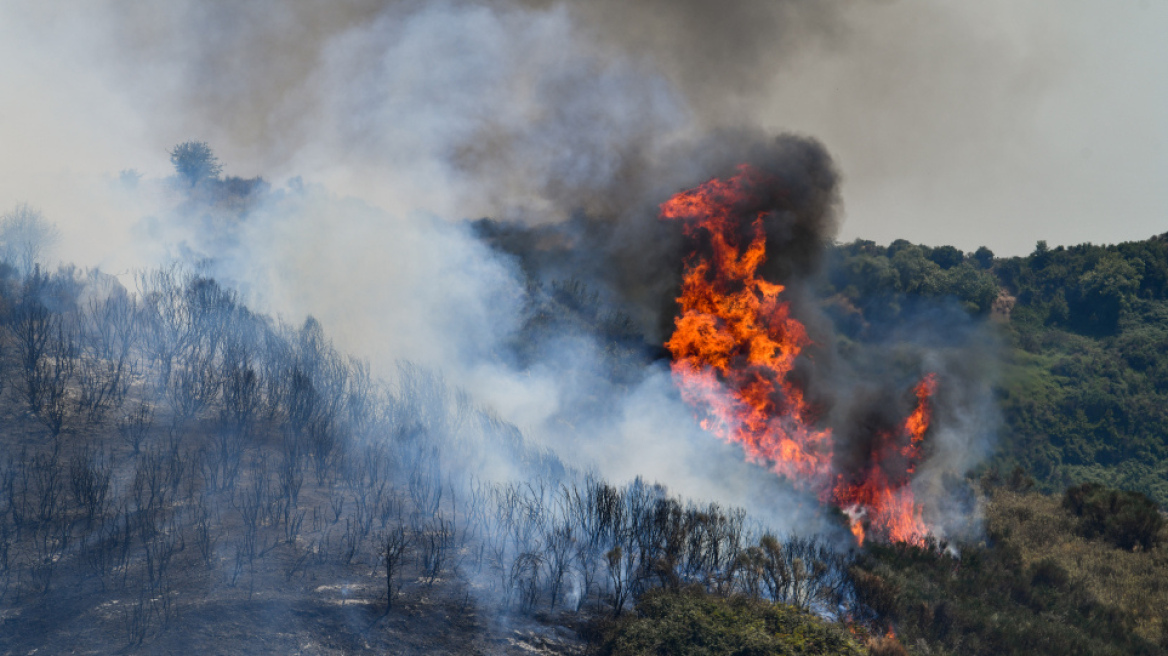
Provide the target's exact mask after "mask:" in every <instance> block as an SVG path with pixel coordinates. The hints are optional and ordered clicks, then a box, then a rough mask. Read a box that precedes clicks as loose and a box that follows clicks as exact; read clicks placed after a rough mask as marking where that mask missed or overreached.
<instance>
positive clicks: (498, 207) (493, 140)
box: [0, 0, 981, 527]
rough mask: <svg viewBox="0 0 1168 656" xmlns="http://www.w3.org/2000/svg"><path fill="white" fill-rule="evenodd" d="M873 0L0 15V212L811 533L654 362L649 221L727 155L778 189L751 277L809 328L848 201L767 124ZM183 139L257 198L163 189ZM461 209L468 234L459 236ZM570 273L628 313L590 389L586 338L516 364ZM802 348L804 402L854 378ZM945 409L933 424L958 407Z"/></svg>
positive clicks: (837, 178)
mask: <svg viewBox="0 0 1168 656" xmlns="http://www.w3.org/2000/svg"><path fill="white" fill-rule="evenodd" d="M872 11H875V10H869V9H858V8H857V6H854V5H852V4H847V3H845V4H842V5H829V4H828V3H811V4H809V3H801V2H793V1H791V2H763V1H757V2H742V3H735V4H733V5H729V6H715V5H712V4H710V3H701V2H680V3H678V2H666V1H665V0H660V1H657V0H654V1H652V2H642V3H617V2H610V1H607V0H605V1H602V2H592V3H576V2H537V1H532V2H518V1H516V2H507V1H493V2H454V1H451V2H437V3H420V2H407V1H394V2H373V1H368V0H365V1H362V0H348V1H343V2H330V3H325V2H319V1H309V0H299V1H294V2H276V1H264V2H253V3H248V4H247V5H246V6H236V5H229V4H207V3H196V2H173V3H166V4H163V5H150V6H139V5H126V4H123V3H114V2H89V3H80V2H79V3H75V4H72V5H70V6H68V7H67V8H66V9H61V6H60V5H57V6H55V7H53V8H48V7H37V6H27V7H11V8H6V9H5V10H4V16H3V18H4V20H0V26H2V27H0V43H2V44H4V45H2V46H0V49H2V50H0V56H3V57H5V58H6V59H7V61H10V62H13V63H12V64H7V65H5V66H3V67H2V68H0V75H2V76H3V77H0V84H4V85H5V88H8V89H12V90H14V93H11V94H5V99H4V100H0V111H2V112H3V114H4V115H5V116H11V117H17V118H16V120H10V121H5V126H3V127H0V140H3V142H4V143H5V144H6V146H10V147H11V149H12V150H13V151H14V152H20V153H22V154H25V155H26V159H25V161H21V162H13V161H8V162H6V163H5V164H4V165H3V168H0V204H3V206H4V207H9V206H14V205H15V204H16V203H18V202H25V201H27V202H29V203H30V204H32V205H33V206H34V207H37V208H39V209H41V210H42V211H43V212H44V215H45V217H46V218H47V219H48V220H50V221H54V222H56V223H57V224H58V225H59V226H60V227H61V228H62V236H63V241H62V245H61V249H60V252H59V256H60V257H61V259H62V260H65V261H75V262H78V263H81V264H86V265H100V266H102V268H104V269H106V270H109V271H112V272H114V273H123V272H128V271H129V270H130V269H131V268H132V267H138V266H149V265H154V264H159V263H163V262H167V261H170V260H172V259H175V258H179V259H184V260H187V261H190V262H198V263H200V266H203V267H206V268H207V269H208V270H209V271H210V272H211V273H213V274H214V275H215V276H217V277H219V278H221V279H223V280H225V281H228V282H230V283H231V284H232V285H233V286H235V287H237V288H238V289H240V290H242V291H243V292H244V293H245V295H246V297H247V298H248V300H249V302H250V303H252V304H254V305H255V306H257V308H258V309H261V310H264V311H269V312H273V313H277V314H280V315H282V316H284V317H285V318H287V319H289V321H291V322H299V321H300V320H301V318H302V317H303V316H305V315H307V314H311V315H313V316H315V317H317V318H318V319H320V320H321V321H322V323H323V324H324V325H325V327H326V329H327V330H328V331H329V333H330V334H331V335H333V336H334V337H335V338H336V339H337V342H338V344H339V345H340V346H341V347H342V348H343V349H345V350H347V351H351V352H354V353H356V354H358V355H360V356H363V357H368V358H371V359H372V360H373V362H374V364H375V366H376V368H377V370H378V371H379V372H381V373H383V374H384V375H389V373H390V372H392V371H393V368H394V363H395V362H397V361H399V360H409V361H413V362H417V363H420V364H421V365H423V366H426V367H429V368H433V369H435V370H440V371H442V372H444V373H445V374H446V375H447V377H448V378H450V379H453V380H456V381H457V382H458V384H460V385H462V386H465V387H466V388H468V389H469V390H470V391H471V392H472V393H473V394H474V395H475V397H476V399H479V400H481V401H482V402H483V403H486V404H488V405H490V406H492V407H494V408H496V409H498V411H499V412H500V413H501V414H502V415H503V416H504V417H505V418H507V419H509V420H512V421H515V422H516V423H518V424H519V425H520V426H521V427H523V428H524V429H525V430H527V431H528V432H529V433H530V434H531V435H532V436H533V438H534V439H536V440H537V441H540V442H542V443H543V444H545V445H546V446H549V447H551V448H554V449H558V450H560V451H561V452H570V453H573V454H580V455H581V456H582V457H583V458H585V459H586V460H587V462H586V463H585V464H587V465H592V466H596V467H598V468H600V469H601V471H602V473H606V474H608V475H611V476H614V477H618V478H628V477H632V476H634V475H636V474H643V475H645V476H646V477H648V478H650V479H653V478H656V479H659V480H661V481H663V482H665V483H667V484H669V485H671V486H673V487H677V488H680V489H681V490H683V491H684V492H685V493H686V494H691V495H695V496H705V497H711V498H717V499H721V500H726V501H731V502H736V503H748V505H751V506H752V507H753V508H754V509H757V508H758V505H759V504H758V503H750V502H751V500H756V499H765V500H766V503H765V504H764V505H765V506H766V508H767V509H768V510H770V509H773V511H774V513H775V516H776V517H782V518H783V519H782V520H781V521H783V522H785V523H786V524H787V525H788V526H791V527H795V526H803V527H810V526H815V525H816V524H815V523H814V522H817V521H819V519H815V518H809V517H808V516H807V515H806V514H800V511H798V510H797V508H798V506H799V504H800V503H805V502H807V500H806V499H803V498H801V497H798V496H792V495H786V493H783V494H784V495H785V496H780V492H779V491H778V490H779V487H780V485H779V484H778V483H777V482H776V481H775V480H774V478H773V477H772V476H769V475H768V474H767V473H766V472H764V471H761V470H758V469H757V468H753V467H751V466H748V465H746V464H745V463H743V462H742V458H741V454H740V453H739V452H738V451H736V450H735V449H734V448H733V447H731V446H729V445H725V444H721V443H719V442H717V441H716V440H713V439H711V438H710V437H709V436H708V435H707V434H705V433H704V432H703V431H701V430H700V429H699V428H698V427H697V425H696V423H695V421H694V420H693V417H692V415H691V411H690V409H689V408H688V407H686V406H685V405H684V404H683V403H682V402H681V400H680V399H679V398H678V396H677V393H676V391H675V390H674V388H673V386H672V385H671V383H670V380H669V376H668V371H667V367H666V366H665V365H664V363H663V362H661V361H660V360H656V361H655V360H654V357H655V356H659V355H660V352H659V351H658V352H654V349H657V348H659V345H660V344H661V343H662V342H663V340H664V339H665V338H666V337H667V336H668V334H669V332H670V331H671V329H672V319H673V316H674V314H675V307H674V298H675V297H676V289H677V284H678V280H679V276H680V271H681V261H682V254H683V248H684V243H683V240H682V238H681V236H680V234H679V232H678V230H677V228H676V226H671V225H669V224H666V223H663V222H661V221H659V220H658V218H657V205H658V204H659V203H660V202H661V201H662V200H664V199H665V198H667V197H668V196H669V195H670V194H672V193H675V192H676V191H678V190H680V189H684V188H687V187H690V186H692V185H694V184H697V183H700V182H702V181H704V180H705V179H708V178H710V177H713V176H722V175H727V174H728V172H731V171H732V170H733V167H734V166H735V165H737V164H740V163H743V162H751V163H754V164H756V165H759V166H762V167H765V168H767V169H768V170H771V171H772V172H774V173H775V174H776V175H778V176H780V177H782V178H783V179H784V180H786V181H787V182H786V183H785V186H784V188H785V189H786V190H787V191H788V192H790V193H792V194H793V195H791V196H790V197H788V198H786V199H784V200H783V203H785V204H784V205H783V206H782V208H781V211H780V213H781V214H783V217H782V219H781V220H779V221H775V222H773V223H769V224H768V226H770V229H771V232H770V233H768V254H769V257H768V262H767V265H766V266H767V269H766V271H765V272H764V273H765V274H766V275H767V276H768V277H772V278H774V279H782V280H786V281H790V282H792V283H794V284H792V287H791V289H792V294H793V299H794V302H795V303H796V305H797V306H798V307H799V308H800V313H801V314H802V316H803V317H804V320H805V321H806V322H807V323H808V325H809V327H810V328H811V330H812V331H813V332H816V333H817V334H826V333H827V332H828V331H829V322H828V320H827V319H826V318H824V317H823V316H821V314H820V313H819V312H818V310H817V309H816V306H815V299H814V294H813V285H814V276H815V275H816V272H817V271H818V267H819V264H820V262H819V259H820V257H821V256H822V253H823V247H824V246H825V245H826V244H827V243H830V242H831V241H832V240H833V239H834V238H835V237H836V235H837V230H838V229H839V226H840V223H841V216H842V207H843V200H842V197H843V194H844V192H843V191H841V190H843V189H846V186H841V179H842V178H843V175H842V174H841V172H840V170H841V166H840V165H839V164H838V163H837V162H834V161H833V160H832V158H831V157H829V156H828V154H827V149H826V148H825V147H824V146H823V145H821V144H820V143H819V142H817V141H815V140H813V139H810V138H805V137H785V138H783V139H781V140H778V141H775V140H774V139H773V136H772V134H773V133H777V132H780V131H782V128H785V127H787V126H785V125H783V123H784V121H783V119H782V117H781V116H778V117H777V118H776V115H775V114H774V112H773V109H774V108H775V107H776V106H777V107H779V108H780V109H783V108H784V107H786V106H789V103H788V102H787V101H789V100H790V98H791V97H792V95H793V94H798V93H799V92H800V91H801V90H805V89H807V88H808V86H810V83H809V82H807V81H802V82H800V81H799V80H798V76H799V74H800V71H805V70H807V68H806V61H807V59H808V58H815V57H818V56H819V55H822V54H824V53H837V52H841V51H843V50H847V48H849V47H852V48H854V47H855V46H849V45H847V44H855V43H863V42H864V40H863V39H860V40H858V41H857V40H856V38H855V31H856V29H857V25H856V17H857V16H858V15H859V16H867V15H869V13H870V12H872ZM889 20H892V19H889ZM893 22H895V21H893ZM942 74H943V72H942V73H938V74H937V75H938V76H940V75H942ZM49 80H54V81H55V82H52V83H50V82H47V81H49ZM776 80H779V81H782V80H786V81H788V82H792V84H791V88H790V90H787V91H783V90H777V89H776V87H775V83H776ZM81 108H84V110H82V109H81ZM768 112H769V114H768ZM781 113H782V112H780V114H781ZM796 113H799V112H796ZM832 114H833V115H834V111H833V112H832ZM833 125H834V123H833ZM942 127H944V126H942ZM775 128H779V129H775ZM772 129H773V132H770V131H768V130H772ZM836 134H838V133H836ZM192 138H193V139H199V140H206V141H208V142H209V143H210V144H211V146H212V148H213V149H214V151H215V152H216V153H217V154H218V155H219V156H220V157H221V159H222V160H223V162H224V164H225V169H226V173H227V174H229V175H234V176H243V177H245V178H246V177H250V176H255V175H263V176H264V177H265V178H266V179H267V180H269V181H270V183H271V189H270V191H269V192H267V193H265V194H259V195H257V196H255V199H254V202H253V204H252V205H249V206H247V207H243V208H226V209H225V208H222V207H218V208H212V209H206V208H205V207H202V206H199V205H198V204H197V203H196V204H192V203H191V202H190V199H189V198H188V197H187V195H186V194H185V192H183V191H181V190H179V189H177V188H176V187H175V186H174V185H172V184H170V183H169V182H168V180H167V179H166V176H167V175H169V166H168V163H167V149H169V148H170V147H172V146H173V145H175V144H177V143H179V142H182V141H185V140H188V139H192ZM828 146H831V147H833V148H834V144H832V143H830V142H829V143H828ZM863 163H864V166H868V165H869V164H871V162H870V161H867V160H863ZM129 168H133V169H137V170H138V171H136V172H133V173H130V174H128V175H118V173H117V172H119V171H121V170H122V169H129ZM845 172H847V171H846V169H845ZM297 176H298V177H297ZM479 217H491V220H490V221H487V222H480V223H469V222H464V221H462V219H477V218H479ZM129 279H130V277H129V276H128V275H124V276H123V280H124V281H126V282H128V281H129ZM567 280H576V281H579V282H581V283H583V284H584V286H585V287H586V288H587V289H588V290H590V291H593V292H595V293H596V294H598V304H599V305H601V306H605V307H611V308H613V309H614V311H619V312H620V313H623V314H624V315H626V316H627V317H628V318H629V320H630V322H631V325H632V326H633V330H632V333H633V334H635V335H636V336H637V337H638V339H637V340H633V341H634V342H638V343H634V344H633V345H631V346H630V347H629V351H628V353H625V355H628V354H630V353H631V354H632V355H631V356H630V357H629V358H626V359H627V360H628V362H632V363H634V364H635V365H636V367H637V368H636V370H635V371H634V372H632V373H631V374H630V373H628V372H626V373H625V374H624V375H623V377H620V376H617V377H614V376H613V375H612V373H613V368H612V367H611V366H609V365H610V364H611V360H612V357H611V354H606V352H605V348H606V347H605V346H604V345H603V344H602V343H601V342H598V341H597V340H594V339H592V338H590V337H589V336H588V335H581V334H579V333H578V332H573V331H554V330H553V331H551V333H552V336H551V337H550V338H548V339H546V340H545V341H544V342H541V344H540V346H539V348H538V349H536V350H535V351H533V354H534V355H533V356H532V357H531V358H529V359H527V360H526V361H523V362H518V361H516V360H515V359H514V358H513V355H514V353H513V352H514V349H513V348H512V346H513V342H514V340H515V335H516V334H517V333H522V331H523V329H524V325H525V323H526V322H529V321H530V320H531V318H532V316H533V315H532V312H531V308H530V307H528V306H527V305H526V304H527V303H528V299H529V298H530V291H531V290H530V286H531V285H532V284H535V285H545V286H548V285H552V284H553V283H555V282H557V281H560V282H562V281H567ZM825 343H827V344H830V340H827V342H825ZM934 350H935V349H934ZM922 353H923V352H922ZM822 357H823V358H824V359H825V365H830V366H827V367H826V368H825V369H824V370H823V371H822V372H820V373H817V375H816V377H814V379H813V380H811V381H810V384H811V389H812V390H813V392H814V393H817V394H827V393H828V391H827V390H839V389H844V388H841V387H839V384H840V381H843V380H845V379H846V378H847V377H848V372H847V371H846V370H845V369H844V368H842V366H837V365H835V364H833V362H834V359H835V356H834V354H833V353H832V352H831V348H830V347H829V348H827V349H826V350H825V351H824V353H823V356H822ZM917 357H919V358H923V357H925V356H924V355H922V354H920V353H918V355H917ZM958 359H960V358H958ZM626 364H627V362H626ZM832 367H835V368H832ZM979 380H981V379H979ZM832 393H833V394H837V395H841V396H843V395H856V396H857V397H858V396H861V393H860V391H852V390H845V391H844V392H840V391H834V392H832ZM979 398H980V397H979ZM954 406H955V408H957V409H955V410H954V412H953V413H952V414H953V416H954V417H958V416H960V417H965V416H966V415H969V416H970V417H976V416H980V415H979V413H978V412H975V411H972V410H970V408H971V405H970V403H969V402H967V401H965V400H960V401H954ZM840 407H841V408H842V407H845V405H842V404H841V406H840ZM597 409H603V412H597V411H596V410H597ZM840 412H843V410H841V411H840ZM968 421H976V420H975V419H969V420H968ZM959 424H960V422H958V421H957V420H956V419H955V420H954V422H953V423H951V424H950V425H952V426H955V427H956V426H959ZM967 432H968V431H965V430H964V429H961V428H954V429H953V435H954V437H953V439H952V445H951V446H952V448H951V449H950V450H951V451H954V453H952V454H950V455H946V456H945V457H944V458H943V459H944V460H945V461H946V462H948V463H951V466H950V465H946V466H945V467H941V469H944V470H945V471H952V470H953V468H954V467H956V468H958V469H959V468H960V467H964V466H967V465H968V463H969V462H971V461H972V460H973V459H975V456H972V455H969V452H968V450H966V451H962V450H961V448H959V446H958V445H959V444H961V443H962V442H961V440H962V439H963V438H962V437H961V436H963V435H966V434H967ZM946 443H947V442H946ZM947 444H948V443H947ZM947 448H948V447H947ZM957 452H960V453H957ZM946 453H948V452H946ZM941 460H942V459H941V458H940V456H938V459H937V460H935V462H941ZM807 505H809V506H812V507H813V506H814V503H810V504H807ZM809 513H810V515H814V514H815V511H809Z"/></svg>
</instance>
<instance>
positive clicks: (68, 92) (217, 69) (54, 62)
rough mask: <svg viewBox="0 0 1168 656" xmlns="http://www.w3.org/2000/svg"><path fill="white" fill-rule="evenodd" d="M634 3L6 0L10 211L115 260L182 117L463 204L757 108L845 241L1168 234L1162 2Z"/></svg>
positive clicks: (998, 241)
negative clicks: (784, 136) (836, 172)
mask: <svg viewBox="0 0 1168 656" xmlns="http://www.w3.org/2000/svg"><path fill="white" fill-rule="evenodd" d="M625 4H627V3H620V2H614V1H607V0H606V1H602V2H595V3H570V2H569V3H562V2H513V3H512V2H481V3H468V2H433V3H415V2H396V3H385V2H375V1H373V0H348V1H346V2H334V3H329V2H315V1H308V0H300V1H295V2H291V1H290V2H263V1H257V2H253V3H246V4H240V5H236V4H234V3H230V4H222V5H220V4H218V3H194V2H190V3H187V2H172V3H158V4H142V5H141V6H139V5H138V4H137V3H125V2H121V3H119V2H97V1H94V2H76V3H67V2H59V3H58V2H54V3H15V2H7V1H3V0H0V208H3V209H5V210H6V209H9V208H11V207H12V206H14V205H15V204H16V203H18V202H29V203H30V204H32V205H33V206H36V207H39V208H41V209H42V210H43V211H44V212H45V214H46V216H47V217H48V218H49V219H50V220H52V221H53V222H55V223H57V224H58V225H59V226H60V227H61V229H62V231H63V232H64V233H65V235H66V239H65V244H64V247H65V253H63V256H69V257H75V258H81V257H87V260H88V261H86V262H85V263H97V262H122V261H128V260H127V259H126V258H121V259H119V258H114V259H112V260H111V259H109V258H108V257H107V256H106V255H100V256H94V251H95V250H100V249H107V248H108V249H109V250H110V251H111V252H112V251H116V250H118V249H122V250H123V251H124V250H126V249H133V248H135V246H133V245H132V244H131V243H130V242H126V241H125V240H124V239H123V238H121V237H119V236H117V235H118V234H120V232H123V231H126V230H132V229H133V228H134V226H136V225H138V223H137V222H138V221H139V219H140V216H139V213H140V212H141V211H143V210H142V208H141V206H140V205H137V204H135V202H140V199H139V201H135V202H131V201H130V200H128V199H126V198H111V197H110V196H109V194H108V193H106V192H104V191H101V189H102V188H103V185H106V183H107V181H108V179H109V177H110V176H113V175H116V173H117V172H118V171H119V170H121V169H127V168H134V169H137V170H139V171H141V172H143V173H144V174H146V175H148V176H161V175H167V174H168V173H169V162H168V161H167V155H166V150H167V149H168V148H169V147H171V146H173V145H174V144H175V143H178V142H180V141H183V140H186V139H191V138H195V139H205V140H208V141H209V142H210V143H211V145H212V147H213V148H214V149H215V151H216V152H217V153H219V154H220V156H221V157H222V159H223V160H224V163H225V165H226V170H227V172H229V173H235V174H240V175H254V174H263V175H265V176H266V177H268V178H269V179H272V180H274V181H276V182H277V183H280V182H282V181H283V180H284V179H285V178H286V177H288V176H292V175H297V174H301V175H304V176H305V178H306V179H308V180H310V181H315V182H321V183H323V184H326V185H327V186H328V187H329V188H331V189H333V190H334V191H336V192H337V193H341V194H352V195H355V196H359V197H361V198H365V199H367V200H369V201H370V202H371V203H373V204H375V205H377V206H380V207H382V208H384V209H387V210H389V211H390V212H394V213H399V214H404V213H407V212H409V211H413V210H418V209H422V210H428V211H432V212H435V213H438V214H439V215H442V216H447V217H450V218H461V217H463V216H477V215H480V214H482V213H488V212H494V211H497V210H498V208H500V207H501V205H500V202H501V201H500V198H503V199H504V200H505V201H506V202H511V201H512V200H513V199H515V198H524V199H526V200H525V201H524V202H525V203H526V206H527V207H529V209H530V208H532V207H534V208H536V209H537V210H538V209H539V208H540V207H542V206H541V205H540V202H545V201H546V202H549V203H550V202H552V201H549V200H548V197H549V194H551V195H554V194H560V195H561V196H563V197H567V198H571V199H572V202H576V199H577V198H578V197H579V194H580V193H583V192H580V191H579V190H580V189H584V190H585V191H587V193H597V191H596V190H597V189H601V188H602V187H603V185H601V184H600V183H599V182H597V180H599V179H601V178H603V177H605V176H612V175H622V174H623V173H622V170H623V169H622V168H621V166H626V167H627V166H629V161H635V159H634V160H630V158H629V152H630V150H629V149H628V147H627V144H629V143H639V144H642V145H641V146H638V149H637V150H636V152H637V153H645V152H650V153H652V152H656V151H654V150H653V149H654V148H655V147H656V146H655V145H654V144H657V143H659V142H662V143H663V142H667V141H668V140H669V139H674V138H679V137H678V135H684V134H687V133H693V132H694V131H695V130H696V131H701V130H704V129H708V128H711V127H716V126H718V125H719V124H728V125H736V124H746V123H753V124H755V125H758V126H762V127H764V128H765V129H767V130H769V131H773V132H779V131H795V132H799V133H802V134H807V135H811V136H814V137H817V138H819V139H821V140H822V141H823V142H824V143H825V145H826V146H827V147H828V149H829V150H830V151H831V152H832V153H833V155H834V156H835V158H836V160H837V162H838V165H839V167H840V169H841V171H842V173H843V176H844V185H843V196H844V202H845V222H844V224H843V229H842V232H841V235H840V238H841V239H852V238H855V237H863V238H868V239H874V240H877V241H880V242H888V241H890V240H892V239H896V238H908V239H910V240H913V241H918V242H924V243H931V244H940V243H951V244H954V245H956V246H958V247H961V248H964V249H972V248H976V247H977V246H979V245H983V244H984V245H988V246H990V247H991V248H992V249H994V250H995V251H996V252H997V253H999V254H1003V255H1005V254H1023V253H1027V252H1029V251H1030V250H1032V248H1033V246H1034V243H1035V241H1036V240H1038V239H1046V240H1047V241H1048V242H1050V243H1051V244H1052V245H1053V244H1069V243H1078V242H1083V241H1092V242H1097V243H1110V242H1117V241H1123V240H1132V239H1142V238H1146V237H1148V236H1151V235H1153V234H1159V233H1163V232H1166V231H1168V220H1166V219H1168V184H1166V182H1168V152H1166V147H1168V75H1166V74H1165V71H1166V70H1168V38H1165V35H1168V2H1166V1H1165V0H1144V1H1142V2H1138V1H1136V0H1114V1H1111V2H1102V1H1097V2H1082V1H1072V0H1060V1H1058V2H1055V1H1054V0H1044V1H1041V2H1039V1H1035V2H1017V1H1010V0H983V1H979V2H968V1H965V2H950V1H944V2H939V1H934V2H925V1H923V0H899V1H893V0H889V1H881V2H851V3H848V2H841V3H833V4H831V5H826V4H824V5H822V6H820V5H816V6H814V7H812V6H811V5H810V4H809V3H782V2H776V3H773V5H774V6H775V7H780V9H779V10H774V11H772V10H770V9H767V8H766V7H768V5H767V4H766V3H757V2H755V3H751V2H743V3H741V6H739V5H737V4H735V5H731V4H725V3H700V2H666V1H664V0H661V1H655V2H645V3H641V4H638V3H632V5H631V7H632V8H630V7H625V6H624V5H625ZM637 7H639V8H640V9H638V8H637ZM724 7H734V8H735V9H734V10H733V11H731V10H729V9H723V8H724ZM565 99H566V100H565ZM661 135H666V136H661ZM644 144H648V145H644ZM648 156H651V155H648ZM468 161H469V162H471V164H470V165H467V164H466V162H468ZM452 162H454V164H452ZM532 175H541V176H545V179H542V180H541V181H540V182H539V183H538V184H536V183H533V182H532V181H531V179H530V178H531V177H532ZM564 180H568V182H567V183H565V182H564ZM565 187H569V188H570V189H569V190H568V191H564V188H565ZM549 190H553V191H549ZM569 192H571V193H569ZM573 194H575V195H573ZM558 197H559V196H557V198H558ZM533 199H534V200H533Z"/></svg>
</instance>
